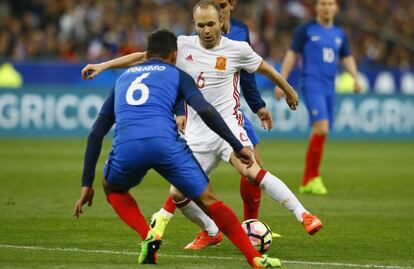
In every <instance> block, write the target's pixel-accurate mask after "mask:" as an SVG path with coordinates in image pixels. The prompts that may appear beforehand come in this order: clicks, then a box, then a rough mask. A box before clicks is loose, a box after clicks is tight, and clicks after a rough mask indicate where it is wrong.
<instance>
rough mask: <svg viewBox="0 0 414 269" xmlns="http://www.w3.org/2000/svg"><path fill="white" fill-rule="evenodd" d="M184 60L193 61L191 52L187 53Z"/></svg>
mask: <svg viewBox="0 0 414 269" xmlns="http://www.w3.org/2000/svg"><path fill="white" fill-rule="evenodd" d="M185 60H186V61H190V62H192V61H193V56H192V55H191V54H189V55H188V56H187V57H185Z"/></svg>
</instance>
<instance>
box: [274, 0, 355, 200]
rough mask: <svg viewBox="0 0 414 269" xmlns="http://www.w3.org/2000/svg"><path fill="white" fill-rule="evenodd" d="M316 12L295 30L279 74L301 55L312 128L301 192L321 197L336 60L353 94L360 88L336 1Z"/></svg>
mask: <svg viewBox="0 0 414 269" xmlns="http://www.w3.org/2000/svg"><path fill="white" fill-rule="evenodd" d="M315 10H316V20H314V21H311V22H308V23H306V24H304V25H302V26H300V27H298V28H297V29H296V32H295V34H294V36H293V40H292V43H291V47H290V50H289V51H288V52H287V53H286V56H285V58H284V60H283V64H282V70H281V74H282V76H283V77H284V78H287V77H288V76H289V74H290V72H291V70H292V68H293V66H294V64H295V61H296V59H297V56H298V55H299V54H300V55H301V57H302V61H303V72H302V87H301V89H302V98H303V100H304V102H305V104H306V108H307V110H308V112H309V118H310V123H311V125H312V130H311V135H310V140H309V146H308V150H307V154H306V162H305V171H304V175H303V180H302V184H301V186H300V192H302V193H308V194H317V195H324V194H327V193H328V191H327V189H326V187H325V185H324V183H323V181H322V178H321V177H320V174H319V166H320V162H321V159H322V152H323V146H324V143H325V139H326V136H327V134H328V132H329V129H330V128H331V127H332V125H333V122H334V109H335V75H336V72H337V63H338V61H339V60H341V61H342V63H343V66H344V67H345V69H346V70H347V71H348V72H349V73H350V74H351V75H352V77H353V78H354V80H355V85H354V90H355V92H357V93H358V92H360V91H361V86H360V84H359V82H358V78H357V75H358V71H357V67H356V64H355V60H354V57H353V56H352V55H351V52H350V48H349V42H348V37H347V36H346V34H345V33H344V32H343V31H342V29H341V28H339V27H338V26H336V25H335V24H334V18H335V14H336V12H337V10H338V6H337V3H336V0H316V1H315ZM275 93H276V98H278V99H279V98H280V97H282V96H283V92H282V91H281V90H280V89H276V92H275Z"/></svg>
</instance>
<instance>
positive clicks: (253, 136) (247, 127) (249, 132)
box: [243, 113, 260, 145]
mask: <svg viewBox="0 0 414 269" xmlns="http://www.w3.org/2000/svg"><path fill="white" fill-rule="evenodd" d="M243 121H244V124H243V128H244V130H246V133H247V136H248V137H249V139H250V141H251V142H252V144H253V145H257V144H259V142H260V139H259V137H258V136H257V134H256V132H255V131H254V127H253V124H252V123H251V122H250V120H249V119H248V118H247V117H246V115H245V114H244V113H243Z"/></svg>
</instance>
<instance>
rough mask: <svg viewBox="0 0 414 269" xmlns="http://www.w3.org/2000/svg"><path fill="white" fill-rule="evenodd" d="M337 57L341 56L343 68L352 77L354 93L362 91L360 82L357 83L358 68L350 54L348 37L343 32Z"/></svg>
mask: <svg viewBox="0 0 414 269" xmlns="http://www.w3.org/2000/svg"><path fill="white" fill-rule="evenodd" d="M339 57H341V60H342V64H343V66H344V68H345V70H346V71H348V72H349V73H350V74H351V76H352V77H353V79H354V91H355V92H356V93H360V92H361V91H362V87H361V84H359V79H358V68H357V65H356V62H355V58H354V57H353V56H352V55H351V49H350V46H349V41H348V37H347V36H346V35H345V34H344V38H343V40H342V44H341V48H340V50H339Z"/></svg>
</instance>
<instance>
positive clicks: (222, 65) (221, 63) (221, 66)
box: [214, 56, 227, 71]
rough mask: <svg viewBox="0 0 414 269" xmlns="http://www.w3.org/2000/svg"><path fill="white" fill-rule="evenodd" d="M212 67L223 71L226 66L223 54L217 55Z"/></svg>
mask: <svg viewBox="0 0 414 269" xmlns="http://www.w3.org/2000/svg"><path fill="white" fill-rule="evenodd" d="M214 68H215V69H217V70H220V71H225V70H226V68H227V59H226V58H225V57H223V56H220V57H217V59H216V66H215V67H214Z"/></svg>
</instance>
